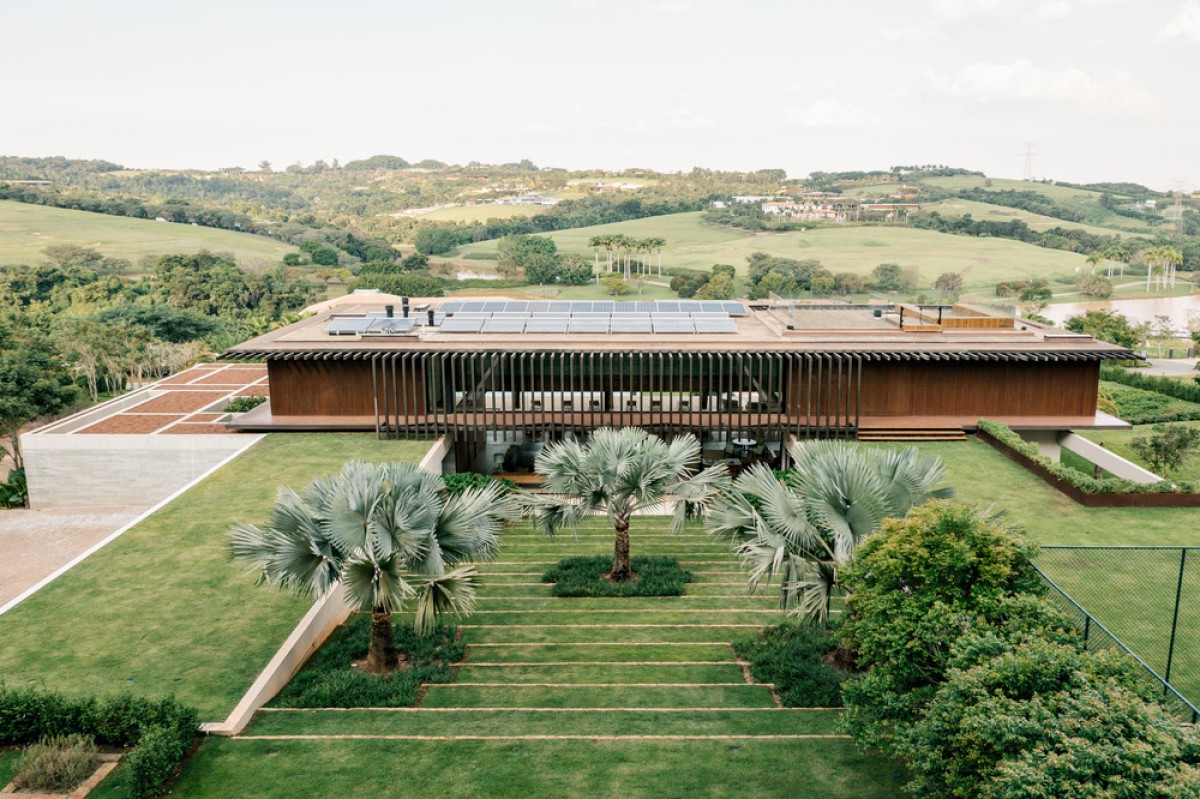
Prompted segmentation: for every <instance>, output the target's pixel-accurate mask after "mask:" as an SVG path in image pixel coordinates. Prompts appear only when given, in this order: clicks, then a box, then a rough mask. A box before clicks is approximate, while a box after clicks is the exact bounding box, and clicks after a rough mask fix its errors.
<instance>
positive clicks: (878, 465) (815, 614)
mask: <svg viewBox="0 0 1200 799" xmlns="http://www.w3.org/2000/svg"><path fill="white" fill-rule="evenodd" d="M790 454H791V456H792V459H793V461H794V463H795V466H794V468H793V469H792V470H790V471H789V472H788V474H787V475H786V476H785V477H784V478H783V479H782V480H781V479H779V478H777V477H776V476H775V474H774V473H773V472H772V471H771V470H770V469H768V468H767V467H766V466H765V465H763V464H755V465H753V466H751V467H750V468H749V469H747V470H746V471H745V472H743V473H742V474H741V475H740V476H739V477H738V478H737V480H735V481H734V482H733V487H732V490H729V491H725V492H722V494H721V495H720V496H719V497H718V498H717V499H716V500H715V501H713V502H712V503H710V506H709V512H708V514H707V517H708V530H709V532H710V533H711V534H712V535H714V536H716V537H718V538H722V539H725V540H728V541H730V542H731V543H732V544H733V548H734V551H735V552H736V553H737V554H738V556H739V557H740V558H741V560H742V562H743V564H745V565H746V566H747V567H748V568H749V569H750V577H749V584H750V589H751V590H757V589H758V588H759V587H760V586H762V585H765V584H769V583H770V582H771V581H772V580H773V579H775V578H778V580H779V589H780V593H779V601H780V605H781V606H782V607H784V608H788V609H791V610H794V611H796V612H797V613H799V614H800V615H801V616H804V617H807V618H811V619H817V620H820V621H824V620H825V619H826V618H827V617H828V614H829V606H830V600H831V599H832V598H833V595H834V593H835V591H836V590H837V587H838V570H839V569H840V568H841V567H842V566H843V565H845V563H846V562H847V561H849V560H850V558H851V557H852V556H853V555H854V552H855V550H856V549H857V548H858V547H859V545H860V544H862V542H863V541H864V540H865V539H866V538H867V537H868V536H870V535H871V534H872V533H874V532H875V531H876V530H878V529H879V525H880V524H881V523H882V522H883V520H884V519H887V518H902V517H904V516H907V515H908V512H909V510H911V509H912V508H913V507H914V506H916V505H920V504H922V503H923V502H926V501H928V500H930V499H937V498H944V497H949V496H952V495H953V493H954V492H953V490H952V489H949V488H942V489H937V488H935V486H936V485H937V484H938V483H940V482H941V481H942V478H943V477H944V476H945V467H944V466H943V465H942V462H941V460H940V459H938V458H935V457H922V456H921V455H919V454H918V452H917V449H916V447H906V448H905V449H901V450H890V449H877V448H870V449H867V448H865V447H861V446H859V445H857V444H848V443H846V442H841V441H813V442H807V443H798V444H793V445H792V447H791V449H790Z"/></svg>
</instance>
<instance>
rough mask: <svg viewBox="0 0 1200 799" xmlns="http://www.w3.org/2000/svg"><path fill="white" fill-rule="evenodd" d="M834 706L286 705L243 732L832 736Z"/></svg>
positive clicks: (837, 715)
mask: <svg viewBox="0 0 1200 799" xmlns="http://www.w3.org/2000/svg"><path fill="white" fill-rule="evenodd" d="M840 718H841V713H840V712H839V711H829V710H796V709H783V708H774V707H770V708H743V709H720V710H692V709H680V710H679V711H678V712H662V711H652V710H595V709H583V710H569V711H568V710H561V709H547V710H540V711H539V710H529V709H525V708H509V709H503V710H478V709H461V708H449V709H440V708H427V707H420V708H415V709H412V710H402V711H389V710H341V711H339V710H286V711H270V712H267V713H259V714H258V715H257V716H255V718H254V722H253V723H252V724H251V725H250V727H249V728H247V729H246V731H245V734H246V735H831V734H837V733H838V732H839V730H838V720H839V719H840Z"/></svg>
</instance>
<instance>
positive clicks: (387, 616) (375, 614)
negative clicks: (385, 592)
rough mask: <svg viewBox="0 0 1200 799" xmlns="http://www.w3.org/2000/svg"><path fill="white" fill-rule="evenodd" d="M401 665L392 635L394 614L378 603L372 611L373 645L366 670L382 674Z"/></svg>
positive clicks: (368, 653)
mask: <svg viewBox="0 0 1200 799" xmlns="http://www.w3.org/2000/svg"><path fill="white" fill-rule="evenodd" d="M399 665H400V655H399V653H398V652H397V651H396V641H395V639H394V638H393V637H392V614H391V613H390V612H389V611H387V610H385V609H384V608H383V606H382V605H377V606H375V608H374V609H373V610H372V611H371V647H370V649H368V650H367V668H366V670H367V671H369V672H372V673H375V674H381V673H385V672H389V671H395V670H396V667H397V666H399Z"/></svg>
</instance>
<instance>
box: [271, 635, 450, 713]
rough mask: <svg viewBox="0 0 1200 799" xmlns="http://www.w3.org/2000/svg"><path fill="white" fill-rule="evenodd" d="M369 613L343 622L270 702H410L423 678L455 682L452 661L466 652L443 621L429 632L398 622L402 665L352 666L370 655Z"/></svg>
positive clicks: (353, 704) (392, 704)
mask: <svg viewBox="0 0 1200 799" xmlns="http://www.w3.org/2000/svg"><path fill="white" fill-rule="evenodd" d="M370 627H371V616H370V614H369V613H358V614H355V615H354V616H353V617H351V619H350V621H349V622H348V623H347V624H344V625H342V626H341V627H339V628H338V629H337V630H336V631H335V632H334V633H333V635H331V636H330V637H329V640H328V641H326V642H325V644H324V645H323V646H322V647H321V648H320V649H319V650H317V652H316V654H314V655H313V656H312V658H311V659H310V660H309V661H308V663H306V664H305V666H304V668H303V669H301V670H300V672H299V673H298V674H296V676H295V677H293V678H292V680H291V682H289V683H288V684H287V685H286V686H285V687H284V689H283V690H282V691H280V692H279V696H278V697H276V698H275V700H274V701H273V702H272V705H274V706H276V707H411V706H412V705H414V704H416V702H417V698H418V696H419V694H420V690H421V685H422V684H423V683H446V682H453V681H454V670H453V669H452V668H450V664H452V663H457V662H459V661H461V660H462V659H463V656H464V655H465V654H466V650H467V645H466V644H465V643H464V642H462V641H460V640H458V631H457V628H456V627H453V626H449V625H441V626H439V627H438V628H437V629H435V630H434V631H432V632H430V633H428V634H426V635H417V633H416V632H415V631H414V630H413V628H412V627H411V626H407V625H396V627H395V630H394V633H393V638H394V640H395V642H396V649H398V650H399V651H400V660H401V663H402V664H404V666H403V668H401V669H400V670H398V671H395V672H393V673H391V674H368V673H367V672H364V671H360V670H358V669H356V668H354V667H353V666H352V664H353V663H354V662H355V661H356V660H362V659H364V658H365V657H366V656H367V647H368V645H369V644H370V640H371V636H370V632H371V631H370Z"/></svg>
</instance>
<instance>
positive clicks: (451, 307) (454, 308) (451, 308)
mask: <svg viewBox="0 0 1200 799" xmlns="http://www.w3.org/2000/svg"><path fill="white" fill-rule="evenodd" d="M462 307H463V301H462V300H450V301H449V302H443V303H442V313H447V314H450V313H458V312H459V311H460V310H462Z"/></svg>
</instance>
